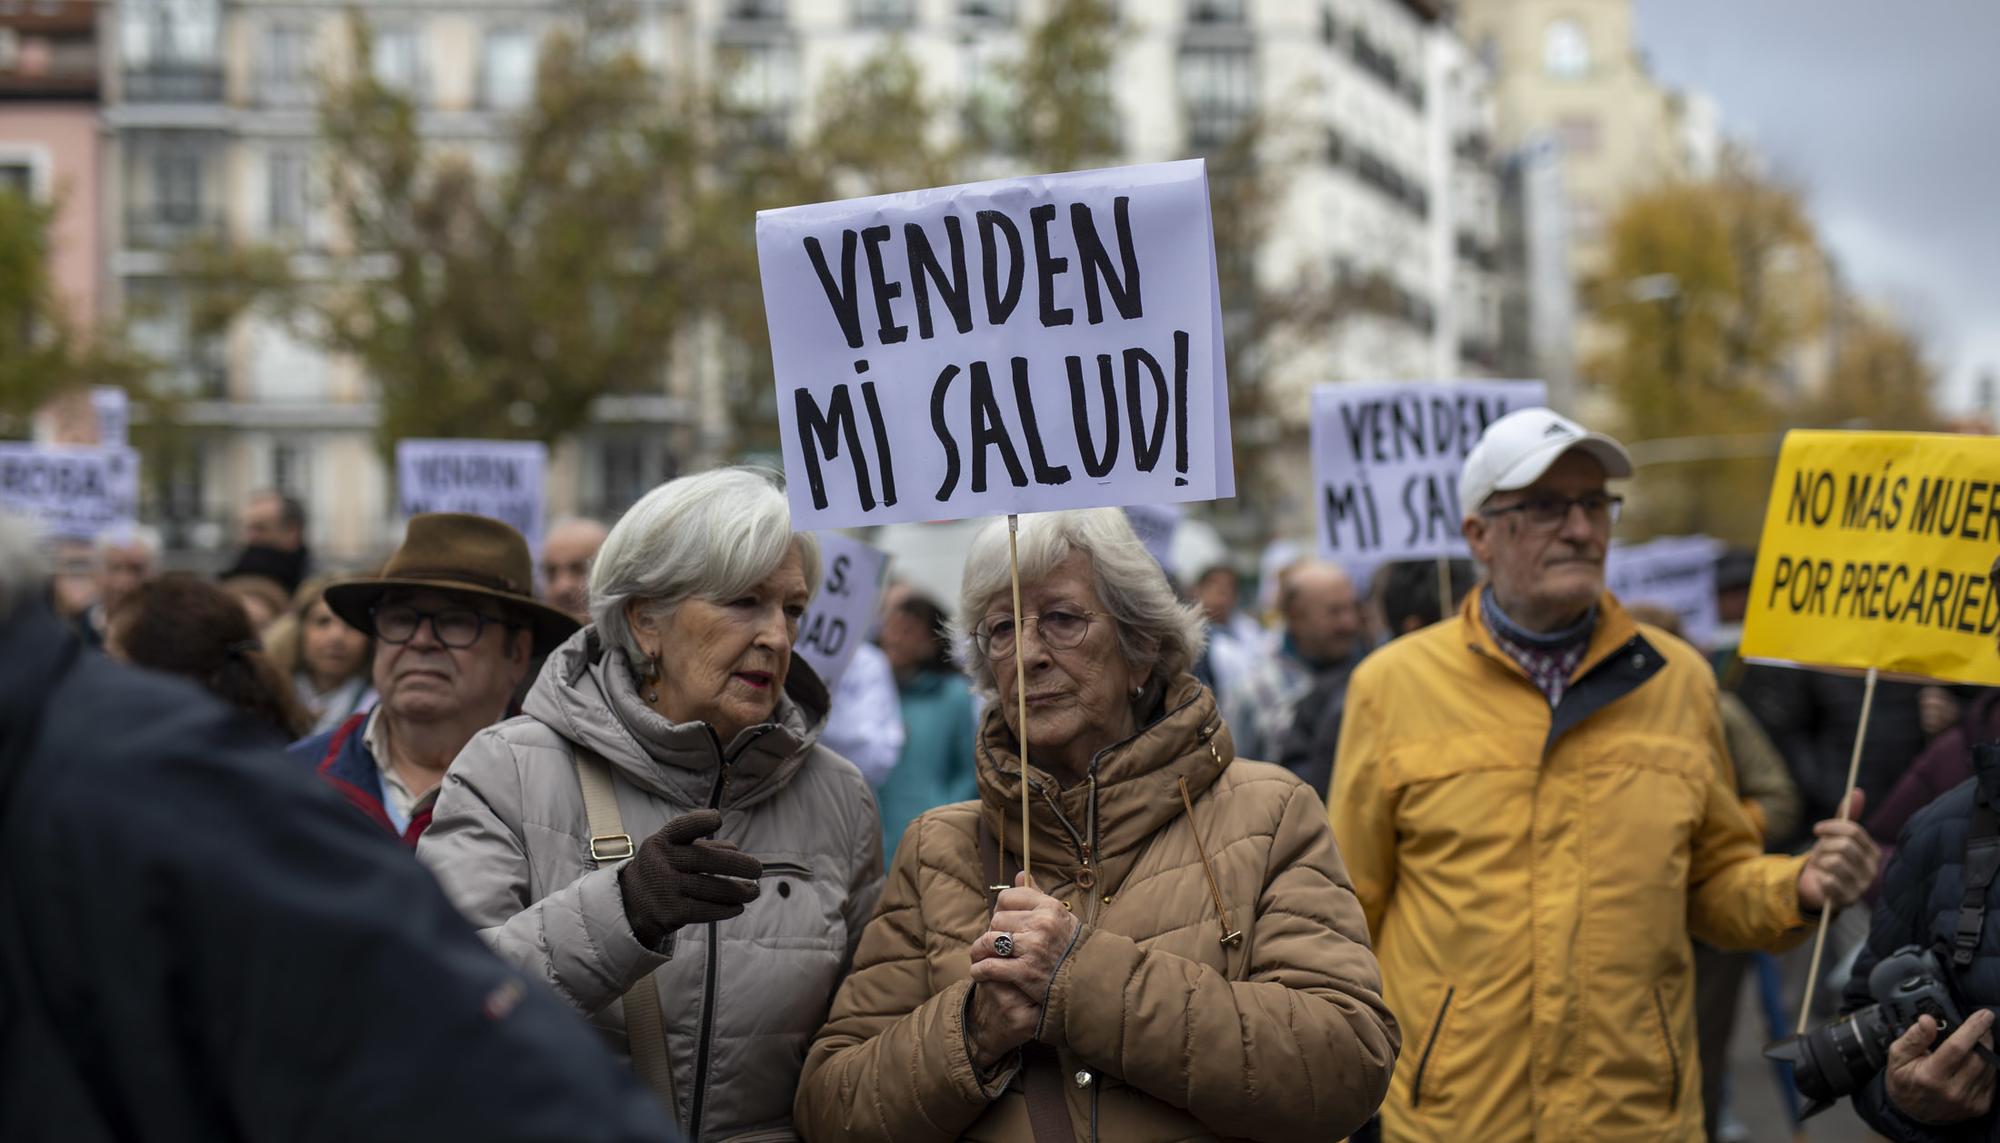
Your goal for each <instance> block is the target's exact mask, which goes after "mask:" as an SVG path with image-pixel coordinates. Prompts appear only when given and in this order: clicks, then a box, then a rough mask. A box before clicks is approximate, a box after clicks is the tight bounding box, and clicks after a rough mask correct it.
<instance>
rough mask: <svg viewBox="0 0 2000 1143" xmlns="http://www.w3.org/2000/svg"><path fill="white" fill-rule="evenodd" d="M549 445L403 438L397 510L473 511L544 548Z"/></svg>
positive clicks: (533, 546) (532, 548)
mask: <svg viewBox="0 0 2000 1143" xmlns="http://www.w3.org/2000/svg"><path fill="white" fill-rule="evenodd" d="M548 459H549V450H548V446H547V445H544V444H543V443H542V442H540V441H478V440H402V441H397V442H396V511H397V514H398V515H400V516H402V517H403V519H405V520H407V519H409V518H410V517H411V516H414V515H416V514H417V513H419V512H469V513H471V514H473V515H475V516H491V517H493V518H494V519H496V520H502V521H505V522H506V523H509V524H512V525H513V526H514V527H515V528H516V529H517V530H519V531H520V533H521V534H522V535H523V536H526V537H527V539H528V550H529V551H531V552H536V553H539V552H540V551H541V550H542V525H543V508H542V496H543V483H542V473H543V470H544V469H546V468H547V467H548Z"/></svg>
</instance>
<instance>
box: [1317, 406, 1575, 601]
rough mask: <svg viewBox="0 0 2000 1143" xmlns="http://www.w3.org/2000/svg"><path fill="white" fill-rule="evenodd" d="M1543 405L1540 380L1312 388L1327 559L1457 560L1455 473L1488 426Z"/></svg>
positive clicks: (1370, 562) (1461, 548) (1461, 544)
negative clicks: (1455, 557) (1521, 411)
mask: <svg viewBox="0 0 2000 1143" xmlns="http://www.w3.org/2000/svg"><path fill="white" fill-rule="evenodd" d="M1546 400H1547V390H1546V387H1545V386H1543V384H1542V383H1541V382H1540V381H1483V380H1481V381H1440V382H1416V381H1410V382H1402V381H1392V382H1382V383H1369V384H1361V383H1347V384H1339V385H1321V386H1319V387H1318V388H1316V389H1314V390H1313V399H1312V456H1313V506H1314V513H1313V515H1314V517H1315V518H1316V519H1317V521H1318V530H1319V550H1320V554H1321V555H1322V556H1323V557H1325V558H1326V559H1329V560H1333V561H1335V562H1337V563H1341V564H1344V565H1347V566H1348V567H1349V568H1350V570H1352V569H1353V568H1356V567H1366V568H1373V567H1376V566H1379V565H1380V564H1382V563H1383V562H1385V561H1388V560H1421V559H1437V558H1439V557H1445V556H1464V555H1467V554H1469V553H1468V552H1467V550H1466V546H1465V539H1464V537H1462V536H1461V535H1459V523H1460V521H1461V520H1462V519H1463V516H1462V515H1461V514H1460V512H1459V505H1458V473H1459V470H1460V469H1461V468H1463V467H1464V464H1465V454H1466V453H1468V452H1470V451H1472V446H1473V445H1475V444H1477V443H1479V435H1480V434H1481V433H1483V432H1485V431H1486V426H1488V425H1490V424H1492V423H1493V422H1494V421H1497V420H1499V419H1500V418H1501V417H1504V416H1506V415H1507V414H1508V413H1511V412H1513V411H1514V410H1516V409H1526V408H1531V407H1534V406H1537V405H1541V404H1543V403H1544V402H1545V401H1546Z"/></svg>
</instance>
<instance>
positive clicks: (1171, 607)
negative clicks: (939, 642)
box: [951, 508, 1208, 699]
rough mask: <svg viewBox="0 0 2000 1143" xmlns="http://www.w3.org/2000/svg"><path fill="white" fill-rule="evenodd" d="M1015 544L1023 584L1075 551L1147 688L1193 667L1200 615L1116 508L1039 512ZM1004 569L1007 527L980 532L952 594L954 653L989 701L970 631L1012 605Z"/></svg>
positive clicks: (1202, 635)
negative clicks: (1146, 677)
mask: <svg viewBox="0 0 2000 1143" xmlns="http://www.w3.org/2000/svg"><path fill="white" fill-rule="evenodd" d="M1015 546H1016V548H1017V549H1018V551H1019V555H1020V563H1021V583H1022V584H1023V585H1027V584H1031V583H1036V582H1038V581H1040V580H1042V579H1044V578H1046V577H1047V576H1048V575H1050V574H1051V573H1052V572H1054V571H1055V569H1056V567H1057V566H1058V565H1059V564H1061V563H1062V562H1063V561H1064V560H1067V559H1068V558H1069V557H1070V556H1071V555H1072V554H1073V553H1076V552H1081V553H1083V554H1084V555H1085V556H1086V557H1088V558H1089V560H1090V570H1091V572H1092V574H1094V575H1095V576H1096V577H1097V594H1098V597H1099V598H1100V599H1102V600H1103V601H1104V606H1105V607H1106V608H1107V609H1108V610H1109V611H1110V612H1111V618H1112V621H1113V623H1114V625H1115V627H1116V629H1117V632H1118V647H1119V650H1120V651H1121V652H1122V653H1123V654H1124V656H1125V661H1126V662H1127V663H1128V664H1130V665H1131V666H1132V668H1133V669H1134V670H1136V671H1150V672H1151V673H1152V680H1151V682H1150V683H1149V684H1148V690H1156V689H1159V688H1164V687H1165V686H1166V685H1167V684H1169V683H1171V682H1172V681H1173V680H1174V679H1175V678H1177V677H1179V676H1180V675H1181V674H1182V673H1183V672H1185V671H1187V670H1188V669H1189V668H1191V667H1193V666H1194V661H1195V660H1196V659H1197V658H1199V657H1200V656H1201V648H1202V644H1203V643H1204V642H1205V641H1206V640H1207V637H1208V636H1207V624H1206V622H1205V621H1204V620H1203V618H1202V613H1201V609H1200V608H1198V607H1195V606H1192V605H1190V604H1185V603H1182V602H1181V600H1180V597H1179V596H1177V595H1175V594H1174V588H1173V585H1172V584H1170V583H1168V582H1167V573H1166V572H1165V571H1163V570H1162V569H1161V568H1160V564H1159V561H1158V560H1155V559H1154V558H1153V555H1152V553H1151V552H1148V551H1147V550H1146V545H1145V544H1144V543H1142V542H1141V541H1140V539H1139V537H1138V534H1137V533H1135V532H1133V531H1132V525H1131V523H1130V522H1129V521H1127V520H1126V518H1125V513H1123V512H1121V511H1119V510H1118V509H1116V508H1090V509H1083V510H1077V511H1070V512H1038V513H1035V514H1034V515H1031V516H1023V517H1021V525H1020V535H1019V536H1018V537H1017V538H1016V542H1015ZM1012 595H1013V590H1012V584H1011V581H1010V577H1009V574H1008V570H1007V522H1006V521H1005V520H996V521H994V522H993V523H991V524H989V525H987V526H986V527H984V528H982V529H980V531H979V534H978V535H977V536H975V537H973V540H972V547H971V548H970V549H969V550H968V551H967V552H966V555H965V578H964V581H963V582H962V583H961V585H960V588H959V593H958V614H957V615H956V616H955V617H954V618H953V620H952V624H951V641H952V649H953V651H954V653H955V654H956V655H957V656H958V662H959V665H960V666H962V667H964V668H965V673H966V674H968V675H971V676H972V685H973V687H974V689H976V690H977V691H978V692H979V693H980V694H981V695H983V696H985V697H986V698H988V699H992V698H993V697H995V695H996V694H997V693H998V692H997V690H996V689H995V687H994V683H993V663H992V662H991V660H989V659H987V657H986V656H985V655H983V654H981V653H980V650H979V646H978V643H977V642H976V641H975V640H974V639H973V636H972V632H973V629H974V628H975V627H977V626H978V625H979V621H980V620H981V619H984V618H985V617H986V614H987V612H988V611H989V610H990V609H991V608H992V607H993V606H994V605H995V604H996V603H1000V604H1007V605H1010V606H1011V604H1012V602H1013V600H1012Z"/></svg>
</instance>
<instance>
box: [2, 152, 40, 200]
mask: <svg viewBox="0 0 2000 1143" xmlns="http://www.w3.org/2000/svg"><path fill="white" fill-rule="evenodd" d="M0 192H12V193H14V194H17V195H19V196H21V197H22V198H24V199H27V200H29V201H31V202H32V201H34V200H36V199H39V198H41V197H42V195H41V189H40V187H39V185H38V180H37V179H36V178H35V165H34V164H33V163H30V162H28V161H27V160H25V159H0Z"/></svg>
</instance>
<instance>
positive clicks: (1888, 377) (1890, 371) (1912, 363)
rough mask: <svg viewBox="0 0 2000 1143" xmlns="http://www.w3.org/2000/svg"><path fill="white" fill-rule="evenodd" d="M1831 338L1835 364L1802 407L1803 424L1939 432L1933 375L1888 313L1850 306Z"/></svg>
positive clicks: (1916, 347)
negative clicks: (1936, 430) (1937, 430)
mask: <svg viewBox="0 0 2000 1143" xmlns="http://www.w3.org/2000/svg"><path fill="white" fill-rule="evenodd" d="M1832 334H1833V336H1832V343H1833V344H1832V352H1833V361H1832V363H1831V366H1830V367H1829V368H1828V369H1827V373H1826V379H1825V381H1824V382H1823V383H1822V384H1821V385H1820V386H1818V387H1817V388H1816V389H1815V390H1814V391H1812V392H1811V393H1809V394H1808V395H1807V396H1806V397H1805V399H1804V401H1803V402H1802V403H1801V405H1800V409H1799V413H1800V417H1799V419H1800V420H1801V421H1802V422H1803V423H1805V424H1809V425H1814V426H1818V427H1824V428H1844V429H1877V430H1903V431H1910V432H1924V431H1933V430H1935V429H1937V428H1938V427H1939V421H1940V418H1939V416H1938V411H1937V404H1936V394H1937V380H1938V378H1937V372H1936V370H1935V369H1934V368H1933V367H1932V366H1931V364H1930V363H1929V362H1927V361H1926V360H1925V359H1924V353H1923V348H1922V346H1920V345H1919V344H1918V343H1917V339H1916V338H1915V337H1914V336H1913V335H1911V334H1910V333H1909V331H1907V330H1905V329H1903V328H1902V327H1901V326H1899V325H1898V324H1897V323H1896V321H1895V319H1894V318H1892V317H1891V316H1890V315H1888V314H1886V313H1883V312H1878V311H1875V310H1872V309H1870V308H1869V307H1867V306H1863V305H1859V304H1856V303H1853V302H1848V303H1846V304H1844V305H1843V306H1842V307H1841V309H1840V311H1839V316H1838V319H1837V321H1836V322H1835V324H1834V327H1833V330H1832Z"/></svg>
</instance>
